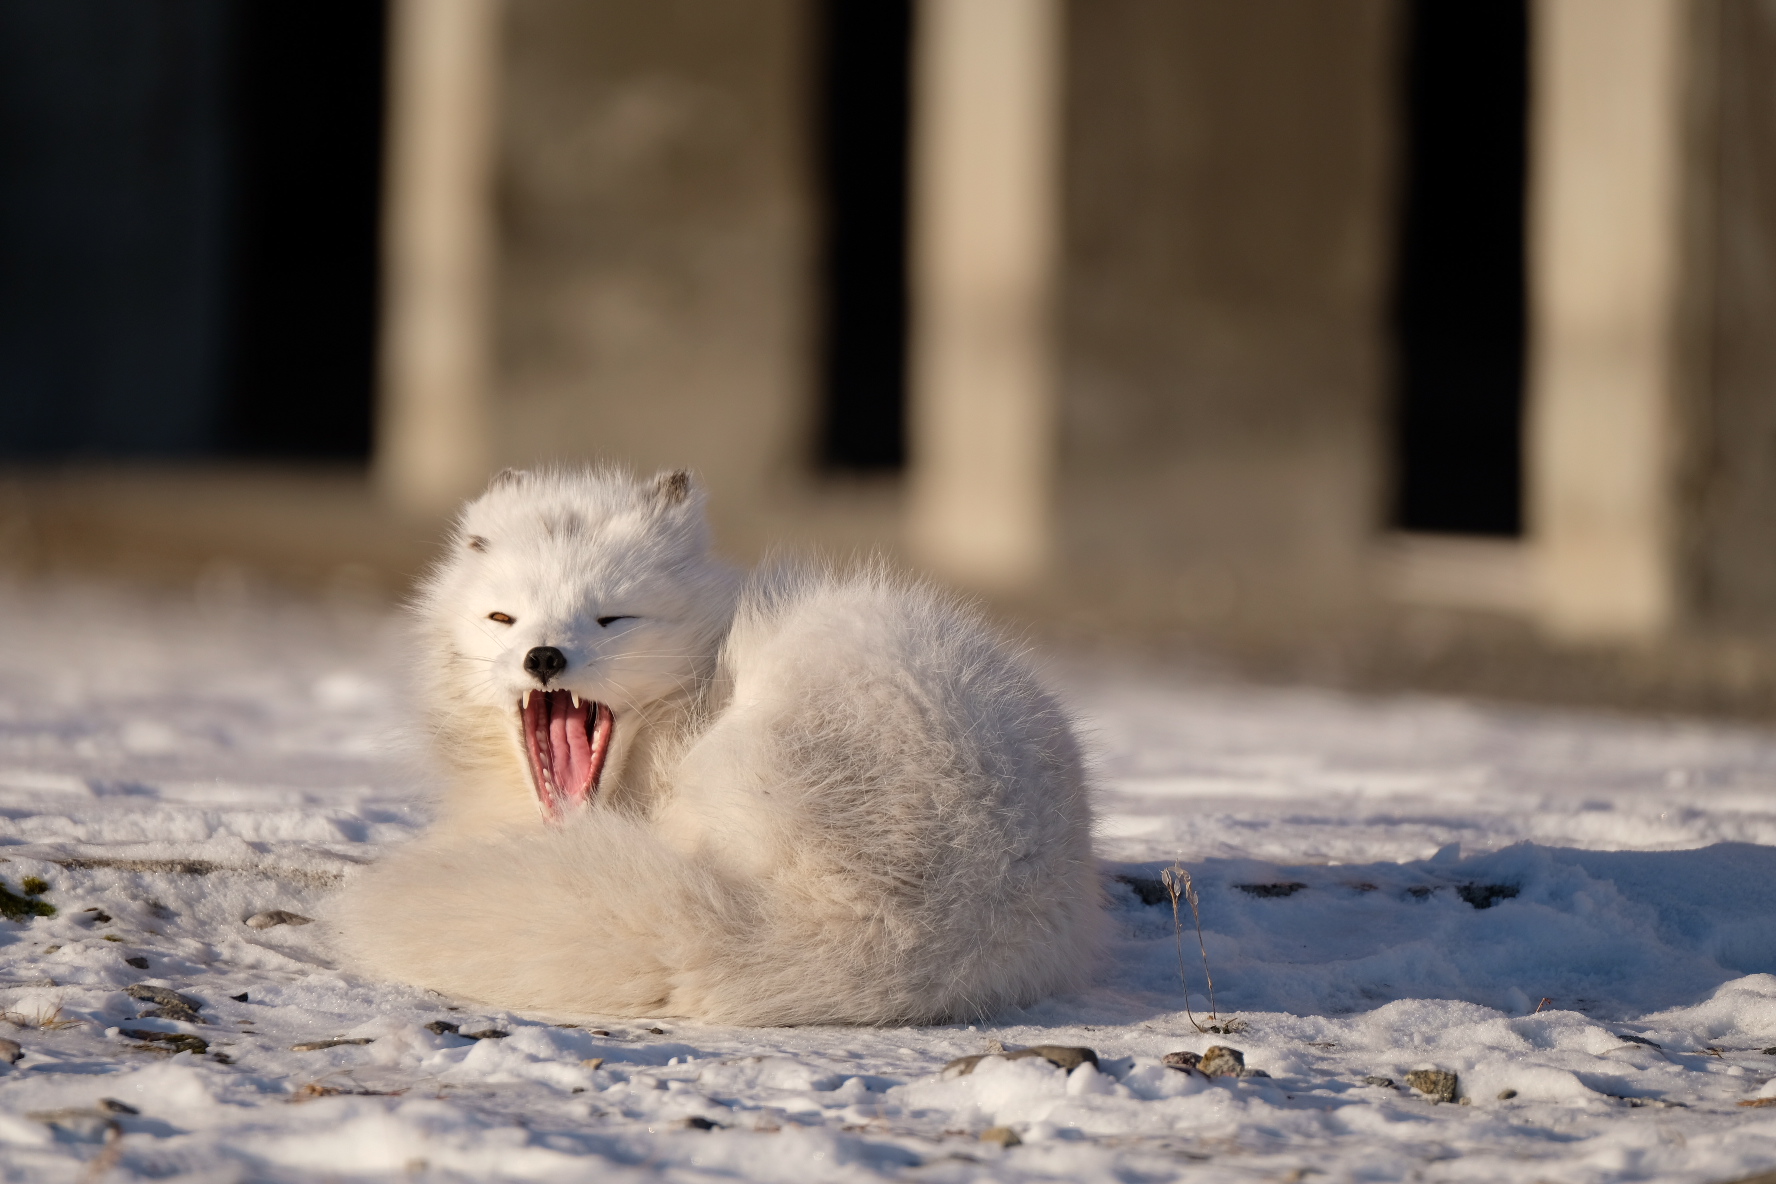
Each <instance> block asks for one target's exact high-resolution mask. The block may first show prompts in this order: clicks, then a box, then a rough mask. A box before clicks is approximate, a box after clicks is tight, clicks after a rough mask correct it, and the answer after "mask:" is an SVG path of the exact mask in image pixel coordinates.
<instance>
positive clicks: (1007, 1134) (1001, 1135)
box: [981, 1126, 1023, 1147]
mask: <svg viewBox="0 0 1776 1184" xmlns="http://www.w3.org/2000/svg"><path fill="white" fill-rule="evenodd" d="M981 1142H983V1143H993V1144H995V1145H997V1146H1000V1147H1016V1146H1019V1145H1020V1144H1022V1143H1023V1140H1022V1139H1020V1138H1018V1133H1017V1132H1016V1131H1014V1130H1012V1129H1011V1128H1010V1127H1008V1126H990V1127H988V1128H987V1129H986V1130H984V1131H982V1132H981Z"/></svg>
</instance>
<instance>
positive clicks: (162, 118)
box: [0, 0, 385, 461]
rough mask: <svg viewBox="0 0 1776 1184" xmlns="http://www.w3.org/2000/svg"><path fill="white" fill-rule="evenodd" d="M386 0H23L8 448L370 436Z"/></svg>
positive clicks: (2, 137)
mask: <svg viewBox="0 0 1776 1184" xmlns="http://www.w3.org/2000/svg"><path fill="white" fill-rule="evenodd" d="M384 36H385V34H384V5H383V4H382V3H381V2H379V0H314V2H311V3H308V4H303V5H277V4H265V3H259V2H256V0H164V2H162V3H157V4H142V3H139V2H138V0H57V2H56V3H53V4H5V5H0V458H7V459H12V460H23V461H51V460H63V459H78V458H105V457H228V456H255V457H261V456H263V457H270V456H277V457H291V458H352V459H358V458H364V457H366V456H367V455H368V452H369V447H370V424H371V413H372V404H371V396H372V383H373V375H374V369H373V354H374V340H375V305H376V257H377V246H376V225H377V207H378V182H379V175H380V171H381V165H380V156H381V142H380V141H381V135H382V107H383V95H382V92H383V53H384Z"/></svg>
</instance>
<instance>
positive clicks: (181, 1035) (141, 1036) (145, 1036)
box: [119, 1028, 210, 1055]
mask: <svg viewBox="0 0 1776 1184" xmlns="http://www.w3.org/2000/svg"><path fill="white" fill-rule="evenodd" d="M119 1031H120V1032H122V1034H123V1035H125V1036H127V1037H129V1038H130V1039H131V1040H141V1041H145V1042H146V1044H147V1045H148V1046H150V1047H151V1046H155V1045H163V1044H164V1045H165V1046H166V1047H165V1048H164V1049H161V1048H154V1051H155V1052H163V1051H164V1052H190V1053H197V1054H199V1055H202V1054H203V1053H206V1052H208V1051H209V1050H210V1045H209V1041H207V1040H204V1039H203V1038H202V1037H200V1036H193V1035H191V1034H190V1033H189V1032H150V1031H148V1030H147V1029H146V1028H121V1029H119Z"/></svg>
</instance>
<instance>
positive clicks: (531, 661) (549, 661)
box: [524, 645, 567, 686]
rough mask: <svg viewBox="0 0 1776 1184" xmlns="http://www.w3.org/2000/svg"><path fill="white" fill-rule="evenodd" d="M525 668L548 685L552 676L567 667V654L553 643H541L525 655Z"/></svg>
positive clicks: (539, 680)
mask: <svg viewBox="0 0 1776 1184" xmlns="http://www.w3.org/2000/svg"><path fill="white" fill-rule="evenodd" d="M524 669H525V670H527V671H529V672H530V673H531V674H534V675H536V676H537V681H538V682H540V683H542V684H543V685H544V686H548V685H549V680H550V679H551V678H554V677H555V676H556V675H557V674H560V673H561V672H562V671H563V670H566V669H567V655H566V654H564V653H562V652H561V651H560V650H558V649H556V648H555V647H554V646H552V645H539V646H537V647H536V648H535V649H534V650H531V651H530V652H529V653H528V654H525V655H524Z"/></svg>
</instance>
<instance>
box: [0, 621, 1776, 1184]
mask: <svg viewBox="0 0 1776 1184" xmlns="http://www.w3.org/2000/svg"><path fill="white" fill-rule="evenodd" d="M401 645H402V642H401V637H400V634H399V632H398V629H396V628H394V627H393V626H392V623H391V622H390V621H389V620H388V619H387V618H385V617H383V616H380V615H378V614H376V613H373V612H370V611H368V610H364V609H361V608H350V607H337V606H336V607H329V606H326V605H322V604H306V603H278V602H271V601H253V600H243V599H241V598H240V597H238V596H230V595H227V594H226V589H225V588H224V589H221V590H220V591H218V590H212V592H211V594H210V595H208V596H207V597H204V598H200V599H199V600H198V601H195V602H194V601H193V600H192V599H191V598H185V599H183V600H178V599H168V598H155V597H150V596H146V595H140V594H136V595H126V594H124V593H121V592H117V591H109V590H105V589H102V588H86V587H76V586H56V587H24V588H13V589H10V590H0V881H4V884H5V887H6V888H7V889H8V890H9V892H10V894H11V895H12V897H13V898H14V899H12V900H11V901H10V907H11V908H12V910H13V911H14V912H20V913H21V915H22V911H23V910H26V909H30V908H31V907H32V906H31V904H30V902H46V903H48V904H50V905H53V906H54V908H55V910H56V911H55V915H54V916H53V917H42V916H40V917H28V918H25V919H22V920H18V921H0V1010H3V1011H4V1012H5V1016H4V1022H0V1037H4V1038H7V1039H11V1040H13V1041H16V1042H17V1044H18V1045H19V1046H21V1051H22V1056H21V1058H20V1059H19V1060H18V1061H17V1063H16V1064H13V1065H12V1066H11V1067H10V1069H7V1068H5V1066H4V1065H3V1064H0V1179H6V1180H29V1181H55V1180H69V1181H75V1180H84V1181H96V1180H99V1179H107V1180H122V1179H128V1178H133V1177H154V1178H160V1177H168V1176H175V1175H176V1176H180V1177H181V1178H191V1179H197V1180H218V1181H221V1180H229V1181H232V1180H297V1179H316V1178H326V1179H338V1180H354V1179H372V1178H387V1177H396V1178H402V1179H407V1178H413V1179H437V1180H455V1179H460V1180H505V1179H526V1180H528V1179H538V1180H555V1179H561V1180H567V1179H586V1178H613V1179H623V1178H630V1177H634V1178H641V1177H643V1176H648V1177H652V1176H657V1175H665V1176H668V1177H671V1178H675V1179H684V1180H693V1179H695V1180H701V1179H715V1178H721V1179H735V1178H740V1179H756V1180H783V1181H797V1182H801V1181H817V1180H841V1179H842V1180H859V1179H872V1178H877V1177H882V1178H891V1179H908V1180H934V1181H962V1180H973V1179H982V1178H992V1179H1002V1178H1003V1179H1018V1180H1024V1179H1028V1180H1045V1179H1066V1180H1106V1181H1109V1180H1115V1181H1134V1180H1157V1179H1170V1178H1181V1179H1185V1180H1216V1181H1224V1180H1270V1181H1283V1180H1297V1181H1298V1180H1304V1179H1308V1178H1311V1179H1313V1180H1321V1179H1323V1180H1327V1181H1343V1180H1377V1181H1380V1180H1406V1179H1411V1180H1510V1181H1537V1180H1559V1181H1566V1182H1585V1181H1614V1180H1643V1179H1650V1180H1674V1181H1697V1182H1714V1181H1725V1180H1731V1179H1735V1178H1739V1177H1743V1176H1746V1175H1750V1174H1753V1173H1755V1172H1759V1171H1763V1170H1767V1169H1770V1168H1772V1167H1776V1105H1771V1106H1769V1107H1764V1106H1762V1105H1760V1104H1758V1103H1762V1102H1764V1101H1771V1102H1773V1103H1776V1055H1767V1054H1766V1053H1765V1052H1764V1051H1763V1050H1764V1049H1765V1048H1767V1047H1771V1046H1776V975H1773V974H1772V973H1771V972H1776V736H1773V735H1770V734H1766V733H1762V732H1757V731H1752V730H1745V729H1729V728H1721V727H1706V726H1700V725H1694V724H1668V723H1659V722H1650V721H1646V720H1629V719H1615V718H1608V717H1601V716H1581V715H1570V714H1559V713H1553V712H1544V711H1529V710H1507V709H1501V708H1491V707H1478V706H1473V705H1468V704H1463V703H1459V702H1452V701H1447V700H1431V699H1363V698H1355V697H1347V696H1340V695H1335V694H1329V693H1321V692H1310V691H1289V690H1276V689H1260V688H1250V687H1239V686H1234V685H1227V684H1223V683H1216V682H1214V681H1211V680H1206V679H1192V678H1190V677H1187V676H1185V675H1183V674H1179V675H1177V676H1175V677H1158V676H1154V675H1133V674H1128V673H1118V672H1117V671H1114V670H1110V669H1107V668H1103V667H1094V666H1091V665H1089V664H1087V665H1083V666H1067V667H1062V668H1057V678H1058V680H1059V681H1060V682H1061V684H1062V685H1063V687H1064V688H1065V689H1066V691H1067V692H1068V694H1069V695H1070V696H1071V697H1072V699H1073V701H1074V702H1075V704H1076V705H1077V707H1078V709H1079V711H1080V712H1081V714H1082V716H1083V717H1084V718H1085V719H1086V720H1087V722H1088V726H1089V728H1090V731H1091V734H1092V736H1093V739H1094V743H1095V745H1096V747H1097V749H1098V751H1099V753H1100V756H1101V761H1102V766H1103V772H1104V783H1105V791H1104V794H1103V799H1102V817H1103V824H1102V850H1103V854H1104V855H1105V857H1106V859H1107V861H1109V862H1107V865H1106V871H1107V873H1109V874H1111V875H1112V876H1121V877H1124V879H1112V880H1110V881H1109V883H1110V886H1111V890H1112V897H1113V900H1114V903H1115V918H1116V924H1117V928H1118V932H1119V938H1118V941H1117V943H1116V944H1115V946H1114V947H1113V949H1112V950H1111V953H1110V956H1109V957H1108V958H1107V959H1106V961H1105V962H1104V964H1103V965H1102V966H1101V967H1100V968H1099V975H1098V977H1099V985H1098V986H1097V987H1096V988H1095V989H1094V990H1093V991H1092V992H1090V993H1089V994H1087V995H1085V996H1083V997H1079V998H1063V999H1055V1000H1050V1001H1048V1002H1045V1003H1043V1004H1041V1005H1039V1006H1037V1007H1034V1008H1031V1009H1030V1010H1028V1011H1026V1012H1022V1013H1018V1014H1010V1015H1005V1016H1001V1017H998V1018H997V1019H996V1020H995V1021H994V1022H991V1023H983V1024H978V1025H972V1026H969V1025H957V1026H950V1027H942V1028H921V1029H894V1030H878V1029H833V1028H800V1029H767V1030H754V1029H733V1028H709V1027H702V1026H699V1025H696V1024H691V1023H684V1022H680V1021H677V1020H674V1019H673V1018H672V1017H667V1016H661V1017H654V1018H652V1019H649V1020H639V1021H638V1020H634V1019H628V1020H617V1019H611V1018H609V1017H596V1016H531V1015H513V1014H506V1013H500V1012H493V1011H489V1010H487V1009H484V1008H480V1007H477V1006H476V1005H474V1004H472V1003H467V1002H462V1001H458V1000H453V999H445V998H441V997H438V996H436V995H432V994H429V993H427V992H425V991H421V990H415V989H410V988H406V987H400V986H390V985H385V984H378V983H371V982H365V981H362V980H360V979H358V978H356V977H354V976H353V975H351V974H349V973H346V972H343V971H341V970H339V969H337V968H336V967H335V965H334V963H333V961H332V960H331V958H330V957H329V954H328V952H327V933H326V926H325V924H324V922H322V923H316V924H311V925H294V924H285V925H279V926H274V927H271V928H265V929H254V928H250V927H248V926H246V925H244V924H243V920H244V919H245V918H247V917H249V916H252V915H254V914H258V913H261V912H264V911H267V910H275V909H282V910H286V911H289V912H293V913H296V914H300V915H303V916H308V917H324V916H325V913H326V910H327V897H328V895H329V893H330V892H331V891H332V890H333V888H334V886H335V885H336V884H337V883H338V882H339V880H340V878H341V877H344V876H349V875H351V874H352V873H353V872H354V871H355V870H356V869H357V868H358V867H359V866H361V865H362V864H363V863H364V862H365V861H366V860H369V859H372V858H374V856H375V854H376V852H377V850H378V849H379V848H380V847H381V846H382V845H384V844H388V843H394V842H399V841H400V840H402V839H404V838H406V837H407V836H409V835H411V834H412V833H414V832H415V831H416V830H417V829H418V828H419V826H420V825H421V824H422V821H423V817H424V812H423V809H422V808H421V807H420V806H419V805H417V804H416V801H417V799H416V797H415V790H416V782H415V780H414V776H413V774H412V773H411V772H410V771H409V762H408V761H407V760H406V758H405V757H404V756H403V754H402V749H401V746H402V744H403V741H402V739H401V734H402V729H403V726H404V725H405V723H406V721H407V712H406V709H405V707H404V702H405V700H404V697H403V693H402V681H401V670H402V653H401ZM1174 859H1179V860H1181V861H1182V864H1183V866H1184V867H1185V868H1187V869H1188V870H1189V872H1190V873H1191V875H1192V877H1193V880H1194V883H1195V884H1196V886H1197V887H1198V889H1199V890H1200V895H1201V911H1202V921H1203V928H1204V933H1205V943H1206V946H1207V951H1208V960H1209V963H1210V967H1211V969H1212V970H1213V973H1214V976H1215V979H1214V981H1215V1003H1216V1005H1217V1012H1218V1017H1219V1019H1220V1021H1221V1022H1222V1023H1223V1024H1226V1023H1228V1021H1230V1020H1231V1021H1232V1023H1231V1026H1232V1028H1233V1029H1234V1031H1232V1032H1231V1033H1221V1034H1216V1033H1207V1034H1205V1033H1202V1032H1199V1031H1197V1030H1196V1028H1195V1027H1194V1026H1193V1025H1192V1022H1191V1021H1190V1019H1189V1018H1187V1016H1186V1015H1185V1013H1184V1012H1183V1011H1182V1010H1181V1005H1182V1002H1183V1000H1182V995H1181V992H1180V989H1179V948H1180V947H1179V945H1178V944H1177V940H1176V935H1175V932H1174V928H1173V920H1172V910H1171V906H1170V903H1169V902H1168V901H1165V900H1164V899H1163V894H1162V893H1161V892H1160V891H1158V879H1159V876H1160V874H1161V870H1162V869H1163V868H1164V867H1166V866H1169V865H1170V863H1171V861H1172V860H1174ZM31 878H37V879H40V880H41V881H43V882H45V883H46V884H47V888H46V889H43V890H41V891H37V892H36V894H35V895H29V894H27V893H26V889H27V880H28V879H31ZM522 878H523V870H522V869H521V868H514V869H513V887H514V893H513V904H512V907H513V908H514V909H518V908H522V907H523V892H522ZM29 887H31V888H33V889H38V888H41V885H35V884H33V885H30V886H29ZM1144 896H1145V897H1146V898H1151V899H1157V900H1158V901H1159V902H1158V903H1147V902H1146V900H1144V899H1143V897H1144ZM4 899H5V898H0V900H4ZM1182 919H1183V922H1184V943H1183V945H1182V949H1183V954H1184V968H1185V973H1186V974H1187V975H1188V979H1189V983H1190V987H1191V991H1192V1004H1193V1006H1194V1008H1195V1010H1196V1013H1197V1018H1198V1019H1199V1020H1200V1021H1201V1022H1203V1023H1204V1024H1207V1023H1209V1022H1210V1021H1209V1020H1208V1018H1207V1017H1206V1014H1205V1013H1206V1011H1207V1007H1208V1000H1207V998H1206V996H1205V991H1204V988H1205V982H1204V979H1203V974H1202V959H1201V956H1200V954H1199V953H1198V951H1197V949H1196V937H1195V931H1194V928H1193V927H1192V926H1191V921H1190V914H1189V910H1188V908H1187V907H1186V908H1185V909H1184V911H1183V913H1182ZM139 984H147V985H149V986H155V987H160V988H164V989H166V990H170V991H173V992H178V993H180V994H182V995H184V996H186V997H188V998H189V999H190V1000H191V1001H193V1002H194V1003H195V1004H197V1005H199V1006H197V1008H196V1012H195V1014H194V1015H193V1014H191V1013H189V1012H186V1013H181V1011H180V1008H179V1005H178V1004H177V1001H174V1003H173V1005H172V1006H167V1005H166V1004H165V1002H164V999H165V998H166V997H164V996H163V1000H162V1001H159V1002H157V1001H156V1000H154V999H152V998H135V997H132V996H131V995H130V994H128V993H126V990H125V989H126V988H128V987H131V986H137V985H139ZM137 994H138V995H152V994H153V992H146V991H142V990H140V989H139V987H138V991H137ZM1538 1008H1539V1010H1538ZM150 1011H160V1012H162V1013H163V1014H162V1015H161V1016H159V1017H154V1016H148V1017H146V1018H143V1013H144V1012H150ZM181 1015H184V1017H185V1018H180V1017H181ZM194 1021H195V1022H194ZM435 1021H444V1022H446V1023H449V1024H455V1025H457V1026H458V1028H460V1030H461V1031H462V1032H483V1031H486V1030H488V1029H497V1030H501V1031H504V1032H506V1033H508V1035H506V1036H505V1037H504V1038H497V1037H487V1038H483V1039H468V1038H465V1037H463V1036H460V1035H452V1034H450V1032H449V1031H448V1030H444V1031H434V1030H431V1029H428V1028H427V1027H426V1025H427V1024H430V1023H433V1022H435ZM439 1026H440V1027H442V1025H439ZM131 1032H135V1033H151V1034H158V1035H162V1036H175V1037H176V1036H179V1035H183V1036H184V1037H185V1039H183V1040H178V1039H175V1040H172V1041H168V1040H164V1039H162V1040H155V1039H151V1038H148V1037H144V1036H140V1035H135V1036H132V1035H130V1034H129V1033H131ZM192 1037H195V1038H196V1039H195V1040H193V1039H191V1038H192ZM338 1038H344V1039H346V1040H349V1041H356V1043H344V1044H336V1045H332V1046H331V1047H320V1048H306V1049H299V1048H298V1047H297V1046H303V1045H308V1044H313V1043H316V1042H325V1041H329V1040H333V1039H338ZM198 1041H201V1042H202V1046H203V1047H202V1048H201V1050H200V1049H199V1047H198V1044H197V1042H198ZM993 1042H998V1044H997V1045H996V1044H994V1043H993ZM1039 1044H1041V1045H1083V1046H1088V1047H1090V1048H1092V1049H1094V1050H1095V1051H1096V1054H1097V1057H1098V1062H1097V1067H1096V1068H1092V1067H1091V1066H1089V1065H1087V1066H1082V1067H1080V1068H1078V1069H1075V1070H1073V1071H1072V1072H1071V1073H1070V1074H1067V1073H1063V1072H1062V1071H1061V1070H1060V1069H1059V1068H1056V1067H1054V1066H1052V1065H1050V1064H1049V1063H1048V1062H1047V1061H1045V1060H1042V1059H1023V1060H1005V1059H997V1058H995V1059H989V1060H987V1061H984V1062H982V1063H981V1064H980V1065H979V1067H977V1068H976V1070H975V1071H974V1072H973V1073H971V1074H969V1075H967V1076H955V1075H951V1076H948V1077H946V1076H945V1075H944V1074H943V1072H942V1071H943V1067H944V1065H945V1064H946V1063H947V1062H949V1061H950V1060H951V1059H952V1058H956V1057H960V1056H964V1055H970V1054H976V1053H982V1052H987V1051H989V1050H990V1049H993V1048H996V1047H999V1046H1000V1045H1002V1046H1004V1047H1006V1048H1009V1049H1014V1050H1015V1049H1017V1048H1019V1047H1027V1046H1033V1045H1039ZM1215 1044H1220V1045H1230V1046H1233V1047H1235V1048H1238V1049H1241V1050H1243V1052H1244V1054H1245V1061H1246V1064H1247V1066H1248V1067H1250V1068H1253V1069H1259V1070H1263V1071H1264V1072H1266V1073H1268V1076H1262V1077H1261V1076H1252V1077H1244V1078H1236V1077H1217V1078H1215V1079H1212V1080H1211V1079H1208V1078H1205V1077H1202V1076H1200V1075H1195V1074H1189V1073H1185V1072H1182V1071H1179V1070H1176V1069H1171V1068H1167V1067H1165V1066H1163V1065H1162V1064H1161V1063H1160V1058H1161V1057H1162V1056H1164V1054H1166V1053H1170V1052H1175V1051H1180V1050H1188V1051H1193V1052H1198V1053H1200V1052H1203V1051H1204V1050H1205V1049H1207V1048H1208V1047H1209V1046H1210V1045H1215ZM180 1045H183V1046H185V1050H184V1051H181V1050H180V1047H179V1046H180ZM6 1059H7V1054H6V1052H5V1046H0V1062H4V1061H5V1060H6ZM1419 1068H1437V1069H1442V1070H1446V1071H1449V1072H1453V1073H1455V1074H1457V1075H1458V1080H1459V1086H1458V1093H1459V1095H1460V1097H1461V1099H1462V1101H1463V1102H1465V1103H1466V1104H1459V1103H1458V1104H1437V1103H1434V1102H1432V1101H1431V1100H1430V1099H1429V1098H1427V1097H1426V1096H1424V1095H1422V1094H1420V1093H1417V1092H1415V1091H1413V1090H1411V1089H1410V1088H1407V1087H1406V1077H1407V1074H1408V1073H1409V1072H1410V1071H1412V1070H1414V1069H1419ZM1366 1079H1373V1080H1366ZM1382 1079H1389V1080H1391V1081H1392V1082H1393V1084H1392V1085H1388V1084H1378V1083H1377V1082H1379V1081H1381V1080H1382ZM1747 1103H1752V1104H1751V1105H1747ZM989 1128H1009V1131H1010V1132H1011V1133H1012V1134H1014V1135H1015V1136H1016V1139H1017V1142H1016V1143H1015V1144H1014V1145H1009V1146H1007V1145H1002V1144H1003V1143H1005V1142H1006V1141H1007V1140H1006V1139H1005V1136H1004V1134H1003V1133H1001V1134H1000V1138H999V1139H998V1140H993V1141H988V1140H983V1139H982V1138H981V1134H982V1132H983V1131H986V1130H988V1129H989Z"/></svg>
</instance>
